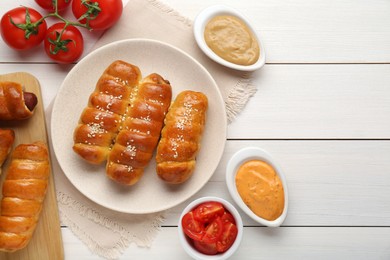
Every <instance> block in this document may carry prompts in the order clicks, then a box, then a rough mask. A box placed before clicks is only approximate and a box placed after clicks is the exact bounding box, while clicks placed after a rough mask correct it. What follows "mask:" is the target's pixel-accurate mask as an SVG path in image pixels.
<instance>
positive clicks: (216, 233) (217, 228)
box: [202, 217, 224, 244]
mask: <svg viewBox="0 0 390 260" xmlns="http://www.w3.org/2000/svg"><path fill="white" fill-rule="evenodd" d="M223 227H224V226H223V223H222V220H221V218H220V217H217V218H215V219H214V220H213V222H211V223H210V224H208V225H207V227H206V230H205V233H204V235H203V238H202V242H205V243H208V244H210V243H215V242H217V241H218V239H219V238H220V237H221V235H222V232H223V231H224V230H223Z"/></svg>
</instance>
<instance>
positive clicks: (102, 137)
mask: <svg viewBox="0 0 390 260" xmlns="http://www.w3.org/2000/svg"><path fill="white" fill-rule="evenodd" d="M140 79H141V72H140V70H139V68H138V67H137V66H134V65H132V64H129V63H126V62H124V61H121V60H117V61H115V62H113V63H112V64H111V65H110V66H109V67H108V68H107V69H106V70H105V71H104V73H103V75H102V76H101V77H100V78H99V80H98V82H97V84H96V88H95V90H94V92H93V93H92V94H91V95H90V98H89V102H88V106H87V107H86V108H85V109H84V111H83V113H82V114H81V116H80V120H79V124H78V126H77V127H76V129H75V131H74V138H73V139H74V145H73V150H74V151H75V152H76V153H77V154H78V155H80V156H81V157H82V158H83V159H85V160H86V161H88V162H89V163H93V164H100V163H103V162H104V161H106V159H107V157H108V154H109V152H110V150H111V147H112V145H113V143H114V140H115V138H116V136H117V134H118V132H119V131H120V128H121V125H122V121H123V118H124V115H125V114H126V112H127V107H128V106H129V105H130V104H129V100H130V98H131V97H130V96H131V95H132V93H133V89H134V88H135V87H136V86H137V85H138V82H139V80H140Z"/></svg>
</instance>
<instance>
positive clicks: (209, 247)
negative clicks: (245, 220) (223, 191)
mask: <svg viewBox="0 0 390 260" xmlns="http://www.w3.org/2000/svg"><path fill="white" fill-rule="evenodd" d="M181 223H182V227H183V231H184V233H185V234H186V235H187V236H188V237H189V238H191V239H192V242H193V246H194V247H195V248H196V249H197V250H198V251H199V252H200V253H203V254H206V255H215V254H218V253H223V252H225V251H227V250H228V249H229V248H230V247H231V246H232V245H233V243H234V241H235V239H236V237H237V233H238V229H237V226H236V222H235V220H234V217H233V216H232V215H231V214H230V213H229V212H228V211H227V210H226V209H225V208H224V206H223V205H222V204H221V203H219V202H215V201H210V202H205V203H202V204H200V205H198V206H197V207H196V208H195V209H193V210H191V211H190V212H188V213H186V214H185V215H184V216H183V218H182V220H181Z"/></svg>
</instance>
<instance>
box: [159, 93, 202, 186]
mask: <svg viewBox="0 0 390 260" xmlns="http://www.w3.org/2000/svg"><path fill="white" fill-rule="evenodd" d="M207 107H208V100H207V97H206V96H205V95H204V94H203V93H201V92H194V91H189V90H187V91H183V92H181V93H179V95H178V96H177V97H176V99H175V101H174V103H173V104H172V105H171V107H170V109H169V112H168V114H167V115H166V118H165V126H164V128H163V130H162V132H161V140H160V142H159V144H158V146H157V155H156V162H157V169H156V170H157V174H158V176H159V177H160V178H161V179H163V180H164V181H166V182H168V183H172V184H178V183H182V182H184V181H186V180H187V179H188V178H189V177H190V176H191V175H192V173H193V171H194V169H195V157H196V155H197V153H198V151H199V149H200V141H201V138H202V133H203V130H204V127H205V121H206V111H207Z"/></svg>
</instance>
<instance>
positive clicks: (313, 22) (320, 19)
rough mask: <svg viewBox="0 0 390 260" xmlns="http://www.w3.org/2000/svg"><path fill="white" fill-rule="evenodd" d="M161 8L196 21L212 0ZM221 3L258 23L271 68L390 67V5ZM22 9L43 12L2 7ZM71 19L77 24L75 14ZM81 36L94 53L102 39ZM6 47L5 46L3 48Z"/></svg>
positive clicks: (29, 57) (9, 55)
mask: <svg viewBox="0 0 390 260" xmlns="http://www.w3.org/2000/svg"><path fill="white" fill-rule="evenodd" d="M161 2H163V3H165V4H167V5H169V6H171V7H173V8H174V9H175V10H177V11H179V12H180V13H181V14H182V15H184V16H186V17H188V18H190V19H194V18H195V17H196V15H197V14H198V13H199V12H200V11H201V10H202V9H204V8H206V7H208V6H210V5H211V3H210V1H208V0H198V1H193V2H192V3H191V4H188V3H187V2H186V1H180V0H161ZM215 3H217V2H215ZM219 3H223V4H226V5H229V6H232V7H234V8H236V9H238V10H239V11H241V12H242V13H243V14H244V15H246V16H247V17H248V18H249V19H250V20H251V21H252V22H253V24H254V26H255V28H256V30H257V31H258V32H259V33H260V36H261V38H262V41H263V43H264V46H265V49H266V53H267V62H268V63H324V62H325V63H355V62H359V63H382V62H387V63H388V62H390V30H389V29H390V28H389V24H390V16H389V15H388V13H389V12H390V2H389V1H387V0H375V1H370V2H367V1H364V0H358V1H356V0H342V1H340V0H330V1H322V0H312V1H306V0H296V1H290V0H281V1H273V0H262V1H249V0H246V1H235V0H225V1H223V2H219ZM19 5H26V6H31V7H34V8H36V9H37V10H40V11H41V10H42V9H41V8H39V6H37V4H36V3H35V2H33V1H30V0H13V1H0V16H2V15H3V14H4V13H5V12H6V11H7V10H9V9H12V8H15V7H17V6H19ZM66 16H67V17H69V18H72V15H71V12H68V13H67V14H66ZM125 19H129V21H131V18H125ZM51 22H52V21H51ZM81 31H82V32H83V33H84V36H85V37H84V38H85V43H86V49H87V50H89V49H90V48H91V46H92V45H93V42H94V41H95V40H97V39H98V37H99V35H100V33H99V32H94V33H89V32H87V31H85V30H81ZM3 45H4V42H3V41H0V46H1V48H2V46H3ZM0 61H29V62H30V61H34V62H49V61H50V60H49V59H48V58H47V57H46V55H45V54H44V52H43V49H42V46H40V47H39V48H38V49H36V50H34V51H31V52H22V53H19V52H15V51H12V50H10V51H7V52H1V53H0Z"/></svg>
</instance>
